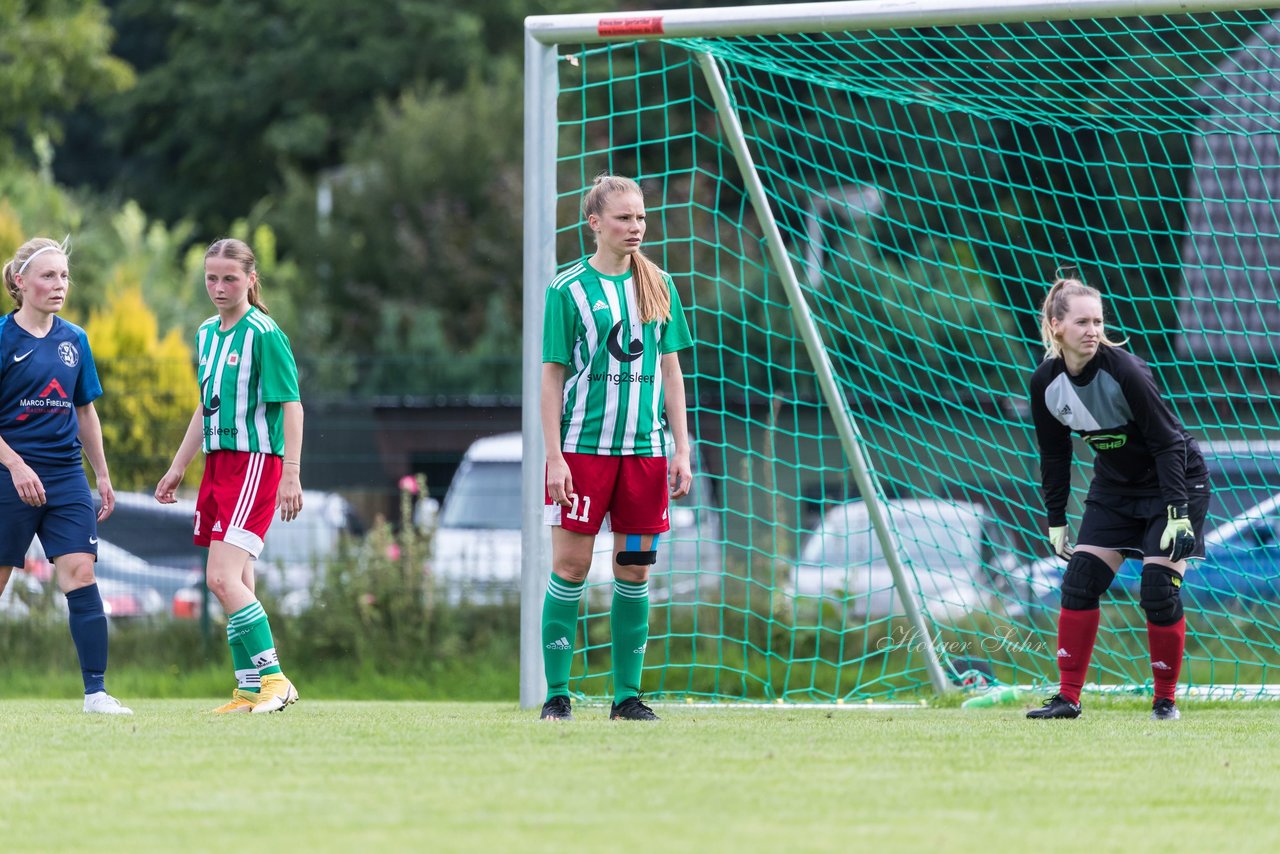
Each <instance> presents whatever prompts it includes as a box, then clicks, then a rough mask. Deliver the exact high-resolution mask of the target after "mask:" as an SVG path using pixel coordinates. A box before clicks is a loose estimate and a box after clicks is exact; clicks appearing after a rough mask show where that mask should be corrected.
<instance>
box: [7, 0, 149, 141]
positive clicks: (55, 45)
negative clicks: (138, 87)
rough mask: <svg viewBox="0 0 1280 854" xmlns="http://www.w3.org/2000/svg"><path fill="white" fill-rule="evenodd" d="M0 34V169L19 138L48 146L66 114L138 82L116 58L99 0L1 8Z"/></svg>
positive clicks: (57, 134)
mask: <svg viewBox="0 0 1280 854" xmlns="http://www.w3.org/2000/svg"><path fill="white" fill-rule="evenodd" d="M0 33H3V34H4V38H3V40H0V104H3V105H4V107H3V109H0V165H3V164H4V163H5V161H6V160H9V159H11V158H12V157H13V155H14V154H15V145H14V140H15V139H16V140H19V141H23V142H25V143H26V145H27V146H33V147H35V148H36V149H47V146H48V144H49V140H50V139H52V140H54V141H57V140H58V139H59V137H60V134H61V126H60V124H59V122H58V121H57V119H56V118H55V117H56V116H57V115H58V114H59V113H60V112H62V111H64V110H68V109H71V108H72V107H74V106H76V104H78V103H80V102H81V101H83V100H85V99H86V98H91V97H95V96H100V95H105V94H108V93H113V92H119V91H122V90H123V89H125V88H127V87H128V86H129V85H130V84H131V83H132V82H133V72H132V70H131V69H130V68H129V66H128V64H126V63H125V62H124V61H122V60H120V59H119V58H117V57H115V56H112V55H111V53H110V45H111V39H112V30H111V27H110V26H108V24H107V11H106V9H105V8H104V7H103V5H102V4H101V3H100V2H98V0H51V2H47V3H0ZM47 156H48V155H47V154H45V155H44V156H43V158H42V159H47Z"/></svg>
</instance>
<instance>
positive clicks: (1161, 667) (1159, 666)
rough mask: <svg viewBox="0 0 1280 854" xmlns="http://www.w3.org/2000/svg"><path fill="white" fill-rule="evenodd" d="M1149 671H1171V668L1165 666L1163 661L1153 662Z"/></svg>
mask: <svg viewBox="0 0 1280 854" xmlns="http://www.w3.org/2000/svg"><path fill="white" fill-rule="evenodd" d="M1151 669H1152V670H1172V669H1173V668H1172V667H1170V666H1169V665H1167V664H1165V663H1164V662H1163V661H1153V662H1151Z"/></svg>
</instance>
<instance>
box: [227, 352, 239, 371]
mask: <svg viewBox="0 0 1280 854" xmlns="http://www.w3.org/2000/svg"><path fill="white" fill-rule="evenodd" d="M238 364H240V354H239V353H234V352H233V353H231V354H230V355H229V356H227V365H229V366H230V367H233V368H234V367H235V366H236V365H238Z"/></svg>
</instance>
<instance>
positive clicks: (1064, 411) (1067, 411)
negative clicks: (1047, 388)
mask: <svg viewBox="0 0 1280 854" xmlns="http://www.w3.org/2000/svg"><path fill="white" fill-rule="evenodd" d="M1058 414H1059V415H1061V416H1063V417H1064V418H1065V417H1066V416H1068V415H1070V414H1071V405H1070V404H1063V407H1062V408H1061V409H1059V410H1058Z"/></svg>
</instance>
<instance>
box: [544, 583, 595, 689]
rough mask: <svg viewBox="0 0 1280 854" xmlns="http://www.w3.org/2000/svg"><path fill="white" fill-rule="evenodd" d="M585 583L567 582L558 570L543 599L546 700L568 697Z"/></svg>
mask: <svg viewBox="0 0 1280 854" xmlns="http://www.w3.org/2000/svg"><path fill="white" fill-rule="evenodd" d="M585 587H586V582H583V581H579V582H577V583H574V582H572V581H565V580H564V579H563V578H561V577H560V576H558V575H556V574H555V573H552V574H551V580H550V581H549V582H548V583H547V595H546V598H544V599H543V600H542V666H543V668H544V669H545V671H546V674H547V699H548V700H550V699H551V698H552V697H568V696H569V668H570V667H571V666H572V665H573V641H574V636H575V635H576V634H577V632H578V603H579V602H581V601H582V591H583V588H585Z"/></svg>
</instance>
